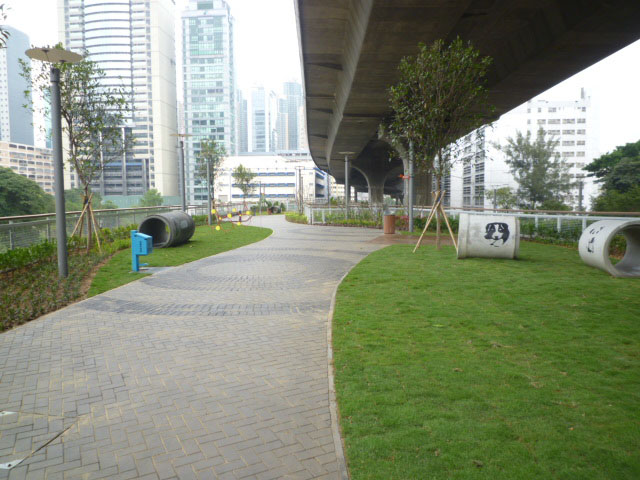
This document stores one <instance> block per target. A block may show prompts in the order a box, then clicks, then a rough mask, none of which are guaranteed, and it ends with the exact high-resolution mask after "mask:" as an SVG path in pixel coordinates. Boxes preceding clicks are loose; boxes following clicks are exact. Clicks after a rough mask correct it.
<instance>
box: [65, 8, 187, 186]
mask: <svg viewBox="0 0 640 480" xmlns="http://www.w3.org/2000/svg"><path fill="white" fill-rule="evenodd" d="M173 18H174V2H173V0H58V21H59V28H58V30H59V38H60V40H61V42H62V43H63V44H64V45H65V47H66V48H68V49H70V50H73V51H76V52H79V53H86V54H87V56H88V58H89V59H90V60H92V61H94V62H96V63H97V64H98V66H99V67H100V68H101V69H102V70H104V72H105V73H106V76H105V78H104V85H105V86H110V87H117V88H122V89H123V90H124V91H125V95H126V96H127V99H128V101H129V106H130V107H131V114H130V116H129V118H128V119H127V124H128V125H129V126H130V127H129V128H131V132H132V135H133V138H134V139H135V144H134V146H133V151H132V154H131V155H130V156H123V158H122V159H121V160H116V161H114V162H112V163H111V164H110V165H109V167H108V168H107V169H105V176H104V181H103V186H102V187H101V190H102V191H103V193H104V194H106V195H140V194H143V193H144V191H145V190H146V189H147V188H156V189H158V190H159V191H160V193H162V194H163V195H169V196H174V195H177V194H178V180H177V179H178V171H177V150H176V140H175V138H173V137H171V134H173V133H176V131H177V118H176V117H177V116H176V62H175V43H174V40H175V38H174V36H175V33H174V20H173Z"/></svg>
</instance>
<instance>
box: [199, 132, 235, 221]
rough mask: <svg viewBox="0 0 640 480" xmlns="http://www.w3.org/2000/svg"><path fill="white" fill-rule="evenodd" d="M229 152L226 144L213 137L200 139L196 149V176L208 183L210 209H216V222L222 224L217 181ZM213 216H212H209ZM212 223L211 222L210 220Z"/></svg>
mask: <svg viewBox="0 0 640 480" xmlns="http://www.w3.org/2000/svg"><path fill="white" fill-rule="evenodd" d="M226 154H227V151H226V149H225V148H224V144H222V143H218V142H216V141H215V140H213V139H204V140H201V141H200V150H199V151H196V170H195V174H196V175H195V176H196V178H197V179H199V180H204V181H205V182H206V185H207V195H208V200H209V202H208V204H209V205H210V210H212V212H211V213H210V215H211V214H212V213H213V211H215V212H216V213H215V215H216V220H217V221H216V223H217V224H218V227H219V226H220V215H218V213H217V210H216V203H215V182H216V178H217V177H218V172H219V171H220V167H221V165H222V161H223V160H224V156H225V155H226ZM209 218H211V217H209ZM210 223H211V222H210Z"/></svg>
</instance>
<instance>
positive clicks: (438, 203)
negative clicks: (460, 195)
mask: <svg viewBox="0 0 640 480" xmlns="http://www.w3.org/2000/svg"><path fill="white" fill-rule="evenodd" d="M444 194H445V190H442V191H440V190H438V191H437V192H436V193H435V194H434V202H433V206H432V207H431V211H430V212H429V217H428V218H427V223H426V224H425V226H424V229H423V230H422V234H421V235H420V238H419V239H418V243H416V246H415V248H414V249H413V253H416V250H418V247H419V246H420V244H421V243H422V239H423V238H424V235H425V233H427V228H429V224H431V220H433V217H434V216H436V215H437V214H442V216H443V217H444V221H445V223H446V224H447V229H448V230H449V235H450V236H451V240H453V245H454V246H455V247H456V252H457V251H458V242H457V241H456V238H455V235H454V234H453V230H452V229H451V224H450V223H449V218H448V217H447V214H446V213H445V211H444V206H443V205H442V201H443V200H444Z"/></svg>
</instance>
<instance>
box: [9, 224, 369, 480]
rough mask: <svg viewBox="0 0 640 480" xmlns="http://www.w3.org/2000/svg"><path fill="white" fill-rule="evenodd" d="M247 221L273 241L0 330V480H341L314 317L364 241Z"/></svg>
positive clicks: (323, 341) (323, 346) (362, 251)
mask: <svg viewBox="0 0 640 480" xmlns="http://www.w3.org/2000/svg"><path fill="white" fill-rule="evenodd" d="M254 224H256V225H260V224H263V225H264V226H266V227H270V228H273V230H274V234H273V235H272V236H271V237H269V238H268V239H266V240H264V241H262V242H259V243H257V244H253V245H249V246H247V247H244V248H240V249H238V250H234V251H231V252H226V253H223V254H220V255H217V256H215V257H210V258H206V259H203V260H199V261H197V262H193V263H191V264H187V265H183V266H181V267H176V268H172V269H170V270H167V271H163V272H160V273H156V274H155V275H153V276H152V277H146V278H145V279H143V280H140V281H138V282H134V283H132V284H129V285H126V286H124V287H121V288H118V289H116V290H112V291H110V292H106V293H105V294H102V295H99V296H97V297H94V298H91V299H89V300H85V301H83V302H80V303H77V304H75V305H72V306H70V307H67V308H65V309H63V310H60V311H58V312H56V313H53V314H51V315H47V316H45V317H42V318H40V319H38V320H35V321H33V322H30V323H28V324H26V325H23V326H21V327H18V328H16V329H14V330H11V331H9V332H6V333H4V334H2V335H0V411H2V412H6V414H0V464H5V463H7V462H15V461H16V460H21V459H24V460H23V461H22V463H20V464H19V465H17V466H15V467H14V468H11V469H9V470H0V478H10V479H22V478H27V479H45V478H46V479H75V478H78V479H79V478H82V479H98V478H110V479H129V478H143V479H157V480H160V479H176V478H180V479H201V480H204V479H209V478H220V479H223V478H234V479H236V478H238V479H239V478H256V479H277V478H291V479H294V478H300V479H304V478H340V477H341V469H340V464H339V463H338V460H337V456H336V451H335V447H334V440H333V432H332V429H331V417H330V409H329V392H328V378H327V331H326V327H327V323H326V322H327V316H328V312H329V306H330V301H331V296H332V293H333V291H334V289H335V286H336V285H337V283H338V281H339V280H340V278H341V277H342V276H343V275H344V273H345V272H346V271H347V270H348V269H349V268H350V267H351V266H353V265H354V264H355V263H357V262H358V261H360V260H361V259H362V258H363V257H364V256H366V255H367V254H368V253H370V252H371V251H373V250H375V249H377V248H379V247H380V246H379V245H376V244H373V243H369V241H370V240H372V239H373V238H375V237H377V236H378V235H379V232H377V231H375V230H365V229H347V228H335V227H333V228H332V227H316V226H305V225H297V224H289V223H286V222H285V221H284V219H283V218H282V217H262V218H256V219H254ZM239 228H242V227H239ZM8 412H11V413H8Z"/></svg>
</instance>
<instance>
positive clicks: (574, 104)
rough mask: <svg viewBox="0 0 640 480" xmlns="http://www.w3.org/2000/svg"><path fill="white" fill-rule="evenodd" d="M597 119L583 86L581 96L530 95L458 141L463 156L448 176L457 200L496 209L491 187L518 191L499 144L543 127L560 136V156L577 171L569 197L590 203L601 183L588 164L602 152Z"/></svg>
mask: <svg viewBox="0 0 640 480" xmlns="http://www.w3.org/2000/svg"><path fill="white" fill-rule="evenodd" d="M596 118H597V116H596V115H595V112H594V107H593V105H592V104H591V99H590V97H588V96H587V95H586V94H585V91H584V89H583V90H581V92H580V98H579V99H577V100H565V101H550V100H544V99H542V98H536V99H533V100H530V101H528V102H527V103H525V104H523V105H520V106H519V107H517V108H515V109H513V110H512V111H510V112H508V113H506V114H504V115H503V116H502V117H500V119H499V120H498V121H497V122H495V123H494V124H493V125H490V126H484V127H481V128H480V129H478V130H476V131H474V132H471V133H470V134H468V135H466V136H465V137H463V138H461V139H460V140H459V141H458V145H457V148H456V150H457V152H458V154H457V157H456V158H457V160H458V161H457V162H456V164H455V165H454V167H453V170H452V174H451V178H450V179H447V180H448V181H449V180H450V185H451V188H448V187H447V190H451V205H452V206H476V207H485V208H492V206H493V200H492V199H491V198H487V194H486V192H488V191H490V190H495V189H497V188H501V187H510V188H512V189H513V190H517V188H518V184H517V182H516V181H515V179H514V177H513V175H512V174H511V171H510V168H509V166H508V165H507V164H506V162H505V155H504V153H502V152H501V151H500V150H498V149H497V148H496V147H495V144H502V145H504V144H505V143H506V139H507V138H508V137H512V138H513V137H514V136H515V134H516V132H518V131H520V132H522V133H523V134H525V135H526V134H527V133H530V135H531V138H532V140H533V139H535V138H536V135H537V132H538V130H539V129H540V128H541V129H542V130H544V132H545V134H546V137H545V138H554V139H556V140H557V142H558V145H557V147H556V155H557V156H558V157H559V158H561V159H562V160H564V162H565V163H566V166H567V168H568V173H569V174H570V176H571V182H572V189H571V191H570V192H569V194H568V195H567V196H566V198H565V199H564V202H565V203H566V204H567V205H570V206H572V207H574V208H580V207H581V206H582V208H583V209H586V208H589V206H590V204H591V198H592V197H593V196H595V195H597V193H598V187H597V185H596V184H595V183H594V181H593V178H592V177H587V172H586V171H585V170H583V169H584V167H585V166H586V165H588V164H589V163H591V162H592V161H593V159H594V158H596V157H598V155H599V151H598V132H597V126H596Z"/></svg>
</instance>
